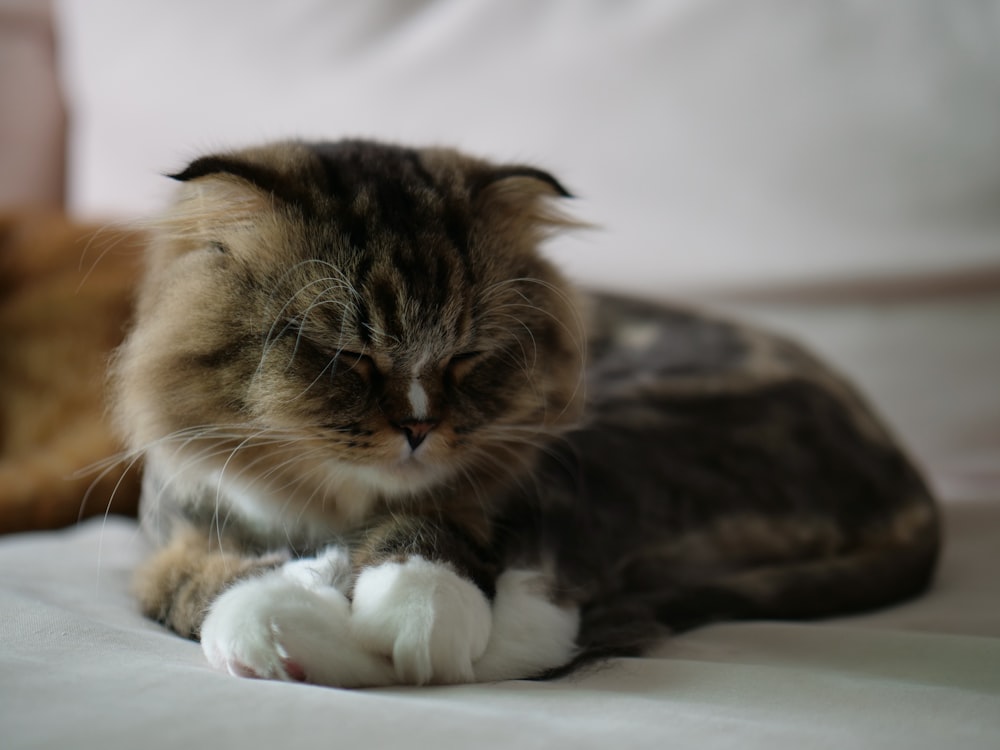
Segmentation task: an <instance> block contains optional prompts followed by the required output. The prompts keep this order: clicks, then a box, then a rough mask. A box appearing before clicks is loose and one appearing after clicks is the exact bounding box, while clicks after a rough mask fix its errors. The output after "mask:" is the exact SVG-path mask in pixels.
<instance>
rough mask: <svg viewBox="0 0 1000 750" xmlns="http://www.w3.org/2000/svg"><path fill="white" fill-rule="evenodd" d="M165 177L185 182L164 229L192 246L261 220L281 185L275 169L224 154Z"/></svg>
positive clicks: (196, 162)
mask: <svg viewBox="0 0 1000 750" xmlns="http://www.w3.org/2000/svg"><path fill="white" fill-rule="evenodd" d="M166 176H167V177H170V178H171V179H174V180H177V181H178V182H180V183H183V184H182V186H181V188H180V190H179V191H178V193H177V198H176V200H175V201H174V204H173V206H172V207H171V210H170V211H169V213H168V215H167V216H166V226H164V227H163V229H164V230H166V231H169V232H170V233H172V234H174V235H175V236H185V237H188V238H190V239H193V240H195V241H196V242H205V241H207V242H214V241H216V240H215V236H216V235H218V234H219V233H220V232H225V231H227V230H229V229H234V228H237V227H243V228H246V227H247V226H248V224H252V223H253V222H254V221H256V220H259V219H260V217H261V216H262V215H263V213H264V212H267V211H270V209H271V208H272V207H273V204H274V200H273V198H274V194H275V192H276V189H277V187H278V185H279V183H280V182H281V176H280V175H279V174H278V173H277V172H276V171H275V170H272V169H270V168H268V167H267V166H265V165H261V164H254V163H252V162H249V161H246V160H242V159H240V158H239V157H236V156H228V155H216V156H203V157H200V158H198V159H195V160H194V161H193V162H191V163H190V164H189V165H188V166H187V167H185V168H184V169H182V170H181V171H179V172H175V173H173V174H168V175H166Z"/></svg>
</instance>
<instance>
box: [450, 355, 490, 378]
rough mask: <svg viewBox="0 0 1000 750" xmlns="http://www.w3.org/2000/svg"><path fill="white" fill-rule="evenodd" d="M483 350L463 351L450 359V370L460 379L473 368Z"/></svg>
mask: <svg viewBox="0 0 1000 750" xmlns="http://www.w3.org/2000/svg"><path fill="white" fill-rule="evenodd" d="M482 354H483V353H482V352H461V353H459V354H456V355H454V356H452V358H451V359H450V360H448V372H450V373H451V374H452V375H453V376H454V377H455V378H457V379H460V378H462V377H463V376H464V375H466V374H467V373H468V372H469V370H471V369H472V368H473V366H474V365H475V364H476V361H477V360H478V359H479V358H480V357H481V356H482Z"/></svg>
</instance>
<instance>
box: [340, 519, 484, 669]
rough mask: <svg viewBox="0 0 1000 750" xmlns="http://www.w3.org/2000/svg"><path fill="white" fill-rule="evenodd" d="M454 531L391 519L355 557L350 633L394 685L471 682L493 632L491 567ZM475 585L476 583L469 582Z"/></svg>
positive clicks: (372, 531)
mask: <svg viewBox="0 0 1000 750" xmlns="http://www.w3.org/2000/svg"><path fill="white" fill-rule="evenodd" d="M487 557H488V555H487V554H485V553H484V551H483V549H482V548H480V547H479V546H478V545H476V544H475V543H474V542H473V541H471V539H470V538H469V536H468V535H467V534H464V533H463V532H462V530H461V529H458V528H454V527H450V526H448V525H446V524H442V523H440V522H436V521H433V520H428V519H424V518H419V517H403V518H401V517H398V516H396V517H393V518H390V519H387V520H385V521H384V522H383V523H382V524H379V525H377V526H375V527H374V528H372V529H370V530H369V532H368V534H367V535H366V539H365V540H364V543H363V544H362V545H360V546H359V548H358V549H357V551H356V553H355V565H356V567H357V569H358V571H359V572H358V576H357V579H356V581H355V585H354V592H353V604H352V613H353V614H352V618H351V624H352V632H353V633H354V635H355V636H356V637H357V639H358V640H359V642H361V643H362V644H364V645H365V647H367V648H368V649H370V650H371V651H372V652H374V653H378V654H382V655H384V656H385V657H387V658H389V659H391V661H392V665H393V668H394V670H395V672H396V677H397V679H398V680H399V681H400V682H403V683H411V684H425V683H431V682H434V683H457V682H472V681H474V680H475V679H476V675H475V672H474V670H473V663H474V662H475V661H476V660H478V659H479V658H480V657H481V656H482V655H483V653H484V652H485V650H486V646H487V644H488V642H489V638H490V632H491V629H492V621H493V612H492V608H491V602H490V598H491V597H492V594H493V588H494V576H495V567H494V566H493V565H492V564H491V562H490V561H488V560H487V559H485V558H487ZM474 581H475V582H474Z"/></svg>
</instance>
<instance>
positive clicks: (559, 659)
mask: <svg viewBox="0 0 1000 750" xmlns="http://www.w3.org/2000/svg"><path fill="white" fill-rule="evenodd" d="M579 629H580V613H579V609H578V608H576V607H570V606H567V607H562V606H559V605H558V604H556V603H554V602H553V601H552V599H551V596H550V594H549V586H548V581H547V580H546V578H545V576H544V575H543V574H542V573H539V572H538V571H534V570H519V569H513V570H506V571H504V572H503V574H501V576H500V577H499V578H498V579H497V593H496V597H495V598H494V599H493V631H492V633H491V634H490V640H489V643H488V644H487V646H486V650H485V652H484V653H483V655H482V656H481V657H480V658H479V660H477V661H476V663H475V664H473V670H474V672H475V675H476V680H477V681H479V682H493V681H497V680H516V679H524V678H529V677H537V676H539V675H541V674H543V673H545V672H548V671H550V670H553V669H556V668H558V667H562V666H565V665H566V664H568V663H569V662H570V661H571V660H572V658H573V657H574V656H575V655H576V653H577V647H576V636H577V632H578V631H579Z"/></svg>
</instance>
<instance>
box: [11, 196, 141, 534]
mask: <svg viewBox="0 0 1000 750" xmlns="http://www.w3.org/2000/svg"><path fill="white" fill-rule="evenodd" d="M141 246H142V240H141V235H138V234H136V233H134V232H128V231H123V230H120V229H112V228H100V227H96V226H82V225H79V224H76V223H74V222H71V221H69V220H67V219H66V218H65V217H64V216H61V215H59V214H55V213H52V212H44V211H43V212H31V211H20V212H15V213H10V214H5V215H3V216H0V533H7V532H14V531H26V530H31V529H45V528H58V527H61V526H67V525H69V524H72V523H75V522H76V521H77V520H78V519H80V518H83V517H86V516H93V515H101V514H104V513H107V512H109V511H113V512H119V513H124V514H129V515H134V514H135V512H136V505H137V503H138V498H139V481H138V474H137V472H135V471H128V472H125V473H124V474H123V473H122V468H121V467H120V466H118V465H117V464H114V463H108V462H106V460H107V459H108V457H109V456H114V455H115V454H117V453H119V451H120V450H121V447H122V446H121V443H120V441H119V439H118V438H117V436H116V435H115V433H114V431H113V429H112V428H111V425H110V423H109V420H107V419H105V415H104V408H105V407H104V391H105V380H106V375H105V373H106V370H107V358H108V355H109V354H110V353H111V351H112V350H113V349H114V348H115V347H116V346H118V344H120V343H121V340H122V338H123V337H124V335H125V329H126V325H127V323H128V321H129V318H130V316H131V306H132V293H133V290H134V288H135V286H136V284H137V282H138V279H139V274H140V263H139V260H140V258H141V252H140V248H141ZM95 465H96V466H97V468H94V469H93V470H91V467H94V466H95Z"/></svg>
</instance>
